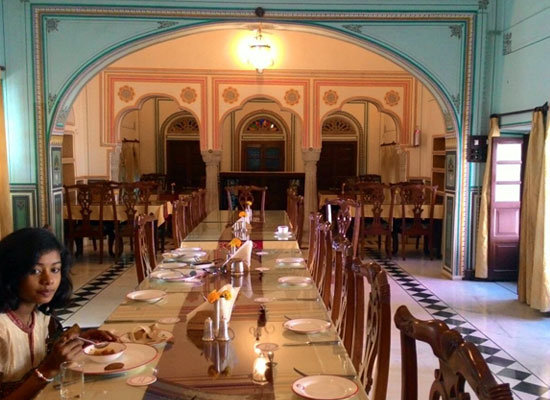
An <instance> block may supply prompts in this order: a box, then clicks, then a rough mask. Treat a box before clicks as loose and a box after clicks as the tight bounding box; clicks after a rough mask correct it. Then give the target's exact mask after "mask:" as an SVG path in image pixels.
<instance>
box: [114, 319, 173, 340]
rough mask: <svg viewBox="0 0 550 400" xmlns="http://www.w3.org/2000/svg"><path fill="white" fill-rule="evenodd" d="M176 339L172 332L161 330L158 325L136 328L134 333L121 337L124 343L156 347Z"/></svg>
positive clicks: (133, 330)
mask: <svg viewBox="0 0 550 400" xmlns="http://www.w3.org/2000/svg"><path fill="white" fill-rule="evenodd" d="M173 338H174V335H173V334H172V332H170V331H166V330H164V329H159V327H158V325H157V324H151V325H142V326H136V327H135V328H134V329H132V331H130V332H127V333H125V334H124V335H122V336H121V337H120V340H121V341H122V342H123V343H139V344H148V345H155V344H160V343H165V342H168V341H170V340H172V339H173Z"/></svg>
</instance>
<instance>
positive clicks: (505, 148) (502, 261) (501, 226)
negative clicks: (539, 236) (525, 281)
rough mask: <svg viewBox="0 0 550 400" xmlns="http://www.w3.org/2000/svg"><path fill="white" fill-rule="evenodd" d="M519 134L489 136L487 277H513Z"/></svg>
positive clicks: (519, 178)
mask: <svg viewBox="0 0 550 400" xmlns="http://www.w3.org/2000/svg"><path fill="white" fill-rule="evenodd" d="M523 155H524V151H523V138H504V137H498V138H494V139H493V145H492V158H491V163H492V166H491V167H492V169H491V201H490V205H489V207H490V209H489V254H488V258H489V259H488V278H489V279H491V280H516V279H517V275H518V264H519V229H520V209H521V188H522V185H521V182H522V177H523V168H522V166H523V162H522V161H523Z"/></svg>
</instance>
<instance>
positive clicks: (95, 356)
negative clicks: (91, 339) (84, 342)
mask: <svg viewBox="0 0 550 400" xmlns="http://www.w3.org/2000/svg"><path fill="white" fill-rule="evenodd" d="M125 350H126V345H125V344H124V343H117V342H112V343H109V345H108V346H107V347H104V348H102V349H97V348H96V347H95V346H94V345H90V346H87V347H85V348H84V349H83V351H84V354H86V357H88V359H90V360H92V361H94V362H96V363H102V364H103V363H110V362H112V361H114V360H116V359H117V358H119V357H120V356H121V355H122V354H123V353H124V351H125ZM112 351H114V353H112V354H105V352H112Z"/></svg>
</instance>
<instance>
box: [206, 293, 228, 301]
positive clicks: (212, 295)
mask: <svg viewBox="0 0 550 400" xmlns="http://www.w3.org/2000/svg"><path fill="white" fill-rule="evenodd" d="M206 298H207V300H208V302H209V303H211V304H213V303H215V302H216V301H218V300H219V299H225V300H231V291H230V290H223V291H221V292H220V291H218V290H212V291H211V292H210V293H208V296H207V297H206Z"/></svg>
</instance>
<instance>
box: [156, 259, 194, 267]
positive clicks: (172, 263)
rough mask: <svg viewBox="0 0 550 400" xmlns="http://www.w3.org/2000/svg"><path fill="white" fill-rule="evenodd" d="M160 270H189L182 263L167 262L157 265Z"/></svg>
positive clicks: (187, 265) (185, 264)
mask: <svg viewBox="0 0 550 400" xmlns="http://www.w3.org/2000/svg"><path fill="white" fill-rule="evenodd" d="M165 261H166V260H165ZM157 268H160V269H175V268H189V264H187V263H182V262H167V263H160V264H159V265H157Z"/></svg>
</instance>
